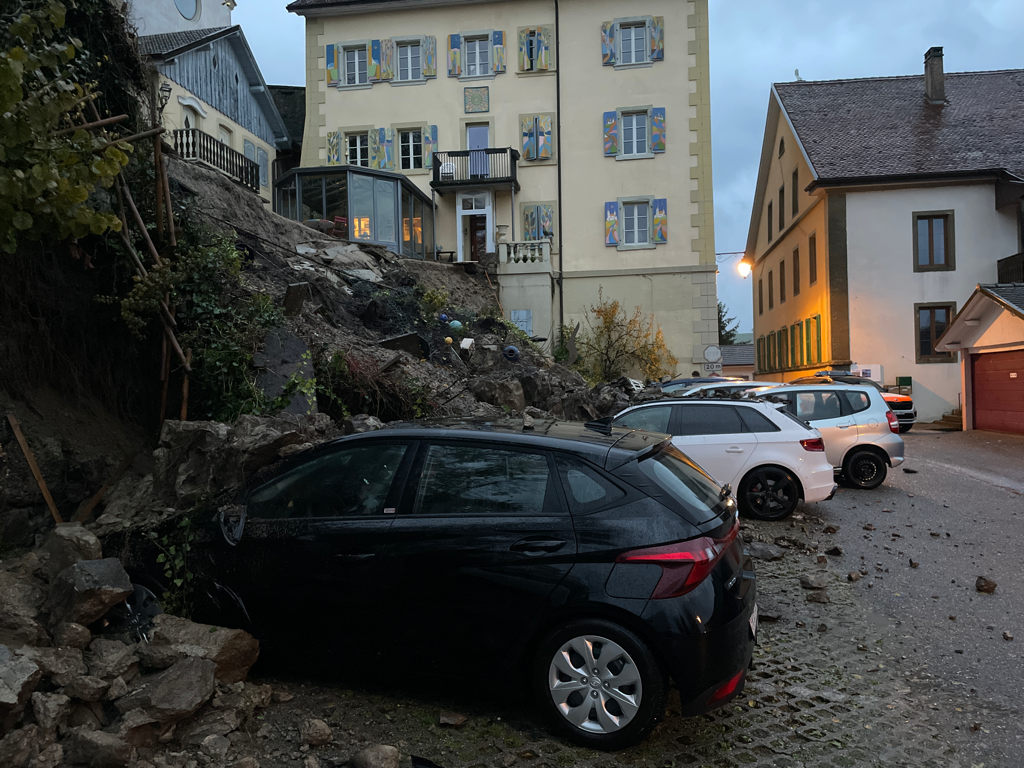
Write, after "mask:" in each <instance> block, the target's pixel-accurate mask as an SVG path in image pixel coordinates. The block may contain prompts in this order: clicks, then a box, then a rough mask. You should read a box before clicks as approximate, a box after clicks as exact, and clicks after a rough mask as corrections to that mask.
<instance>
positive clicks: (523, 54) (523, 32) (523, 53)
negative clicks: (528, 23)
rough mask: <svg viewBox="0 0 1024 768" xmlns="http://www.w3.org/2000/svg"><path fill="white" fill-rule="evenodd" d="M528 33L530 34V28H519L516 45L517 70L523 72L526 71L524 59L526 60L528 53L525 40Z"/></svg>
mask: <svg viewBox="0 0 1024 768" xmlns="http://www.w3.org/2000/svg"><path fill="white" fill-rule="evenodd" d="M529 35H530V30H528V29H520V30H519V42H518V45H519V71H520V72H525V71H526V60H527V56H528V55H529V54H528V52H527V50H526V49H527V45H528V43H527V40H528V38H529Z"/></svg>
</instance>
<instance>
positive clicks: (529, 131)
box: [520, 115, 537, 160]
mask: <svg viewBox="0 0 1024 768" xmlns="http://www.w3.org/2000/svg"><path fill="white" fill-rule="evenodd" d="M520 124H521V127H522V131H523V160H536V159H537V118H536V116H535V115H523V116H522V118H520Z"/></svg>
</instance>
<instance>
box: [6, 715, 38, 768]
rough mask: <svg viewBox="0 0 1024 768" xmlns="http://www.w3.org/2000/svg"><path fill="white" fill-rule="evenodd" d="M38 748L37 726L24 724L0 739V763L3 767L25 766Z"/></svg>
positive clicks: (20, 767)
mask: <svg viewBox="0 0 1024 768" xmlns="http://www.w3.org/2000/svg"><path fill="white" fill-rule="evenodd" d="M38 749H39V726H37V725H26V726H25V727H24V728H19V729H18V730H16V731H11V732H10V733H8V734H7V735H6V736H4V737H3V739H0V765H2V766H3V767H4V768H27V766H28V762H29V760H31V759H32V755H33V754H35V753H36V752H37V751H38Z"/></svg>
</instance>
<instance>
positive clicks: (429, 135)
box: [422, 125, 437, 168]
mask: <svg viewBox="0 0 1024 768" xmlns="http://www.w3.org/2000/svg"><path fill="white" fill-rule="evenodd" d="M422 130H423V167H424V168H433V167H434V153H435V152H437V126H436V125H424V126H423V129H422Z"/></svg>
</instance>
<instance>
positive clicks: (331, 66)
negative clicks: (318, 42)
mask: <svg viewBox="0 0 1024 768" xmlns="http://www.w3.org/2000/svg"><path fill="white" fill-rule="evenodd" d="M340 52H341V46H340V45H328V46H327V48H326V55H327V64H326V70H327V85H328V86H331V85H337V84H338V83H340V82H341V74H340V70H339V69H338V55H339V54H340Z"/></svg>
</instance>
